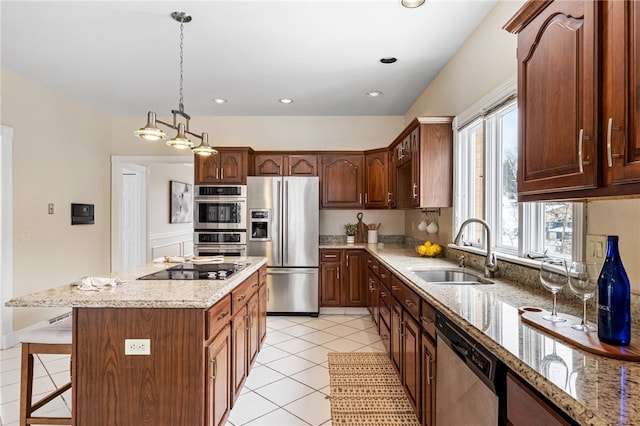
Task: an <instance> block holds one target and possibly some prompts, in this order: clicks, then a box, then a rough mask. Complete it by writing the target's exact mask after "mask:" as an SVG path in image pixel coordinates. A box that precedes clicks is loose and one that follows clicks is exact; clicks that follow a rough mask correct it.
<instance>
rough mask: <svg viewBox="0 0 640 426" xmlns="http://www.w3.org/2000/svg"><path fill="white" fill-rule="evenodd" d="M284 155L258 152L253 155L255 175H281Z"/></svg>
mask: <svg viewBox="0 0 640 426" xmlns="http://www.w3.org/2000/svg"><path fill="white" fill-rule="evenodd" d="M284 158H285V156H284V155H280V154H258V155H256V156H255V157H254V168H255V175H256V176H283V174H284V168H283V167H284Z"/></svg>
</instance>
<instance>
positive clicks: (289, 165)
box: [289, 164, 291, 176]
mask: <svg viewBox="0 0 640 426" xmlns="http://www.w3.org/2000/svg"><path fill="white" fill-rule="evenodd" d="M289 176H291V164H289Z"/></svg>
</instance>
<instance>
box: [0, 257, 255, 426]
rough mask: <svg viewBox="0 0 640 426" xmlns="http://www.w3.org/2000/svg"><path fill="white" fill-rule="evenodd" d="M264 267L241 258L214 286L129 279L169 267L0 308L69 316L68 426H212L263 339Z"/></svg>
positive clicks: (44, 293)
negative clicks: (68, 311)
mask: <svg viewBox="0 0 640 426" xmlns="http://www.w3.org/2000/svg"><path fill="white" fill-rule="evenodd" d="M265 265H266V258H263V257H247V258H246V266H245V267H244V268H243V269H240V270H238V271H237V272H235V273H234V274H233V275H231V276H230V277H229V278H228V279H224V280H171V281H167V280H137V278H138V277H141V276H144V275H147V274H150V273H153V272H157V271H160V270H163V269H166V268H168V267H169V266H172V265H170V264H149V265H145V266H144V267H140V268H136V269H133V270H130V271H126V272H123V273H113V274H111V275H110V277H111V278H115V279H118V280H122V281H123V282H121V283H119V284H118V285H117V286H115V287H113V288H110V289H106V290H102V291H84V290H80V289H78V287H77V286H72V285H64V286H60V287H56V288H53V289H50V290H46V291H42V292H39V293H35V294H30V295H26V296H22V297H18V298H15V299H12V300H10V301H9V302H7V306H12V307H21V306H22V307H26V306H29V307H37V306H48V307H52V306H58V307H59V306H69V307H72V308H73V349H72V367H71V372H72V395H73V397H72V400H73V402H72V416H73V419H74V424H75V425H78V426H84V425H91V426H98V425H105V426H107V425H117V424H120V425H133V424H140V425H142V424H149V425H204V424H218V423H219V422H221V421H224V419H225V418H226V416H227V415H228V412H229V410H230V408H231V405H232V404H233V402H234V400H235V397H236V396H237V394H238V393H239V390H240V389H241V388H242V384H243V383H244V379H245V378H246V376H247V374H248V371H249V368H250V367H251V364H252V362H253V361H254V360H255V355H256V354H257V352H258V350H259V347H260V345H261V343H262V341H263V340H264V333H265V332H266V321H265V320H266V311H265V310H264V307H265V306H266V303H265V302H266V298H265V297H264V296H266V284H265V283H266V280H265V278H266V267H265ZM263 299H264V300H263ZM130 339H143V341H142V343H140V342H139V341H135V340H134V341H133V342H132V341H131V340H130ZM140 344H142V345H143V347H133V348H132V347H129V346H131V345H140ZM141 349H142V352H144V353H142V354H139V355H136V354H132V353H131V352H136V351H139V350H141ZM146 352H148V353H146Z"/></svg>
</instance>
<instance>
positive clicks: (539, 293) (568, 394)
mask: <svg viewBox="0 0 640 426" xmlns="http://www.w3.org/2000/svg"><path fill="white" fill-rule="evenodd" d="M321 248H333V249H336V248H341V249H362V250H366V251H367V252H368V253H370V254H371V255H372V256H374V257H375V258H376V259H377V260H378V261H379V262H380V265H382V266H385V267H386V268H387V269H388V270H389V271H390V272H391V273H392V274H393V275H394V276H396V277H398V278H399V279H400V280H401V281H402V282H404V283H405V284H407V286H409V287H410V288H411V289H412V290H413V291H414V292H415V293H417V294H418V295H419V296H420V297H422V298H423V299H424V300H426V301H427V302H428V303H429V304H431V305H432V306H433V307H434V308H435V309H436V310H438V311H440V312H441V313H442V314H444V315H445V316H446V317H447V318H449V319H450V320H451V321H453V322H454V323H455V324H456V325H458V326H459V327H460V328H462V329H463V330H464V331H466V332H467V333H468V334H469V335H470V336H471V337H472V338H474V339H475V340H476V341H477V342H479V343H480V344H481V345H483V346H484V347H485V348H486V349H488V350H489V351H490V352H492V353H493V354H495V355H496V356H497V357H498V358H499V359H500V360H501V361H502V362H503V363H504V364H505V365H506V367H507V368H508V369H509V371H511V372H512V373H513V374H514V375H515V376H517V377H518V378H520V379H521V380H522V381H523V382H526V383H528V384H529V385H531V387H532V388H534V389H535V390H536V391H537V392H539V393H540V395H542V397H543V398H544V399H546V400H547V401H548V402H549V403H550V404H551V405H552V406H555V407H557V409H559V410H561V411H562V412H564V413H566V415H567V416H568V417H570V418H571V419H573V420H574V421H576V422H577V423H578V424H581V425H618V424H626V425H635V424H640V412H639V408H640V403H639V400H638V398H637V395H639V394H640V380H639V379H638V378H640V363H637V362H625V361H619V360H615V359H612V358H606V357H603V356H598V355H594V354H591V353H587V352H585V351H582V350H580V349H578V348H576V347H574V346H572V345H570V344H568V343H566V342H564V341H562V340H559V339H555V338H554V337H552V336H551V335H550V334H547V333H544V332H541V331H539V330H538V329H537V328H534V327H532V326H529V325H527V324H526V323H524V322H522V321H521V319H520V315H519V313H518V307H521V306H538V307H542V308H545V309H549V307H550V305H551V294H550V293H548V292H545V291H543V290H536V289H535V288H533V285H535V284H532V283H533V282H534V281H537V272H536V271H535V270H532V273H531V274H530V275H531V276H522V277H521V280H520V281H522V282H515V281H507V280H505V279H500V278H498V279H495V280H494V283H493V284H488V285H441V284H430V283H427V282H425V281H424V280H422V279H421V278H420V277H418V275H416V274H415V272H414V269H415V268H418V269H420V268H438V267H452V266H453V267H457V265H456V264H455V263H452V261H450V260H447V259H444V258H423V257H419V256H418V255H417V254H416V253H415V251H414V249H413V248H405V247H402V246H394V245H389V244H387V245H385V247H384V248H382V249H379V248H378V247H377V246H376V245H373V244H355V245H354V244H330V245H321ZM499 263H500V262H499ZM500 265H501V267H502V268H505V269H506V268H509V265H508V264H506V263H504V262H502V263H500ZM505 269H503V271H504V270H505ZM524 281H528V284H529V285H528V286H527V285H524V284H523V283H524ZM569 301H570V302H571V300H569ZM575 302H576V303H575V304H574V303H568V304H567V303H564V304H563V303H560V304H559V312H561V313H569V314H573V315H578V316H579V315H580V313H581V308H580V306H581V305H580V303H579V300H578V299H577V298H576V299H575ZM633 303H635V304H637V296H634V297H633V298H632V304H633ZM633 313H634V310H633V308H632V321H633V325H632V332H633V336H632V341H636V342H637V341H638V340H639V339H640V334H639V333H638V331H639V330H638V327H637V324H638V320H637V318H633ZM436 380H437V378H436Z"/></svg>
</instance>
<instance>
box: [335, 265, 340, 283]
mask: <svg viewBox="0 0 640 426" xmlns="http://www.w3.org/2000/svg"><path fill="white" fill-rule="evenodd" d="M336 279H338V280H339V279H340V267H339V266H338V267H337V268H336Z"/></svg>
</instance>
